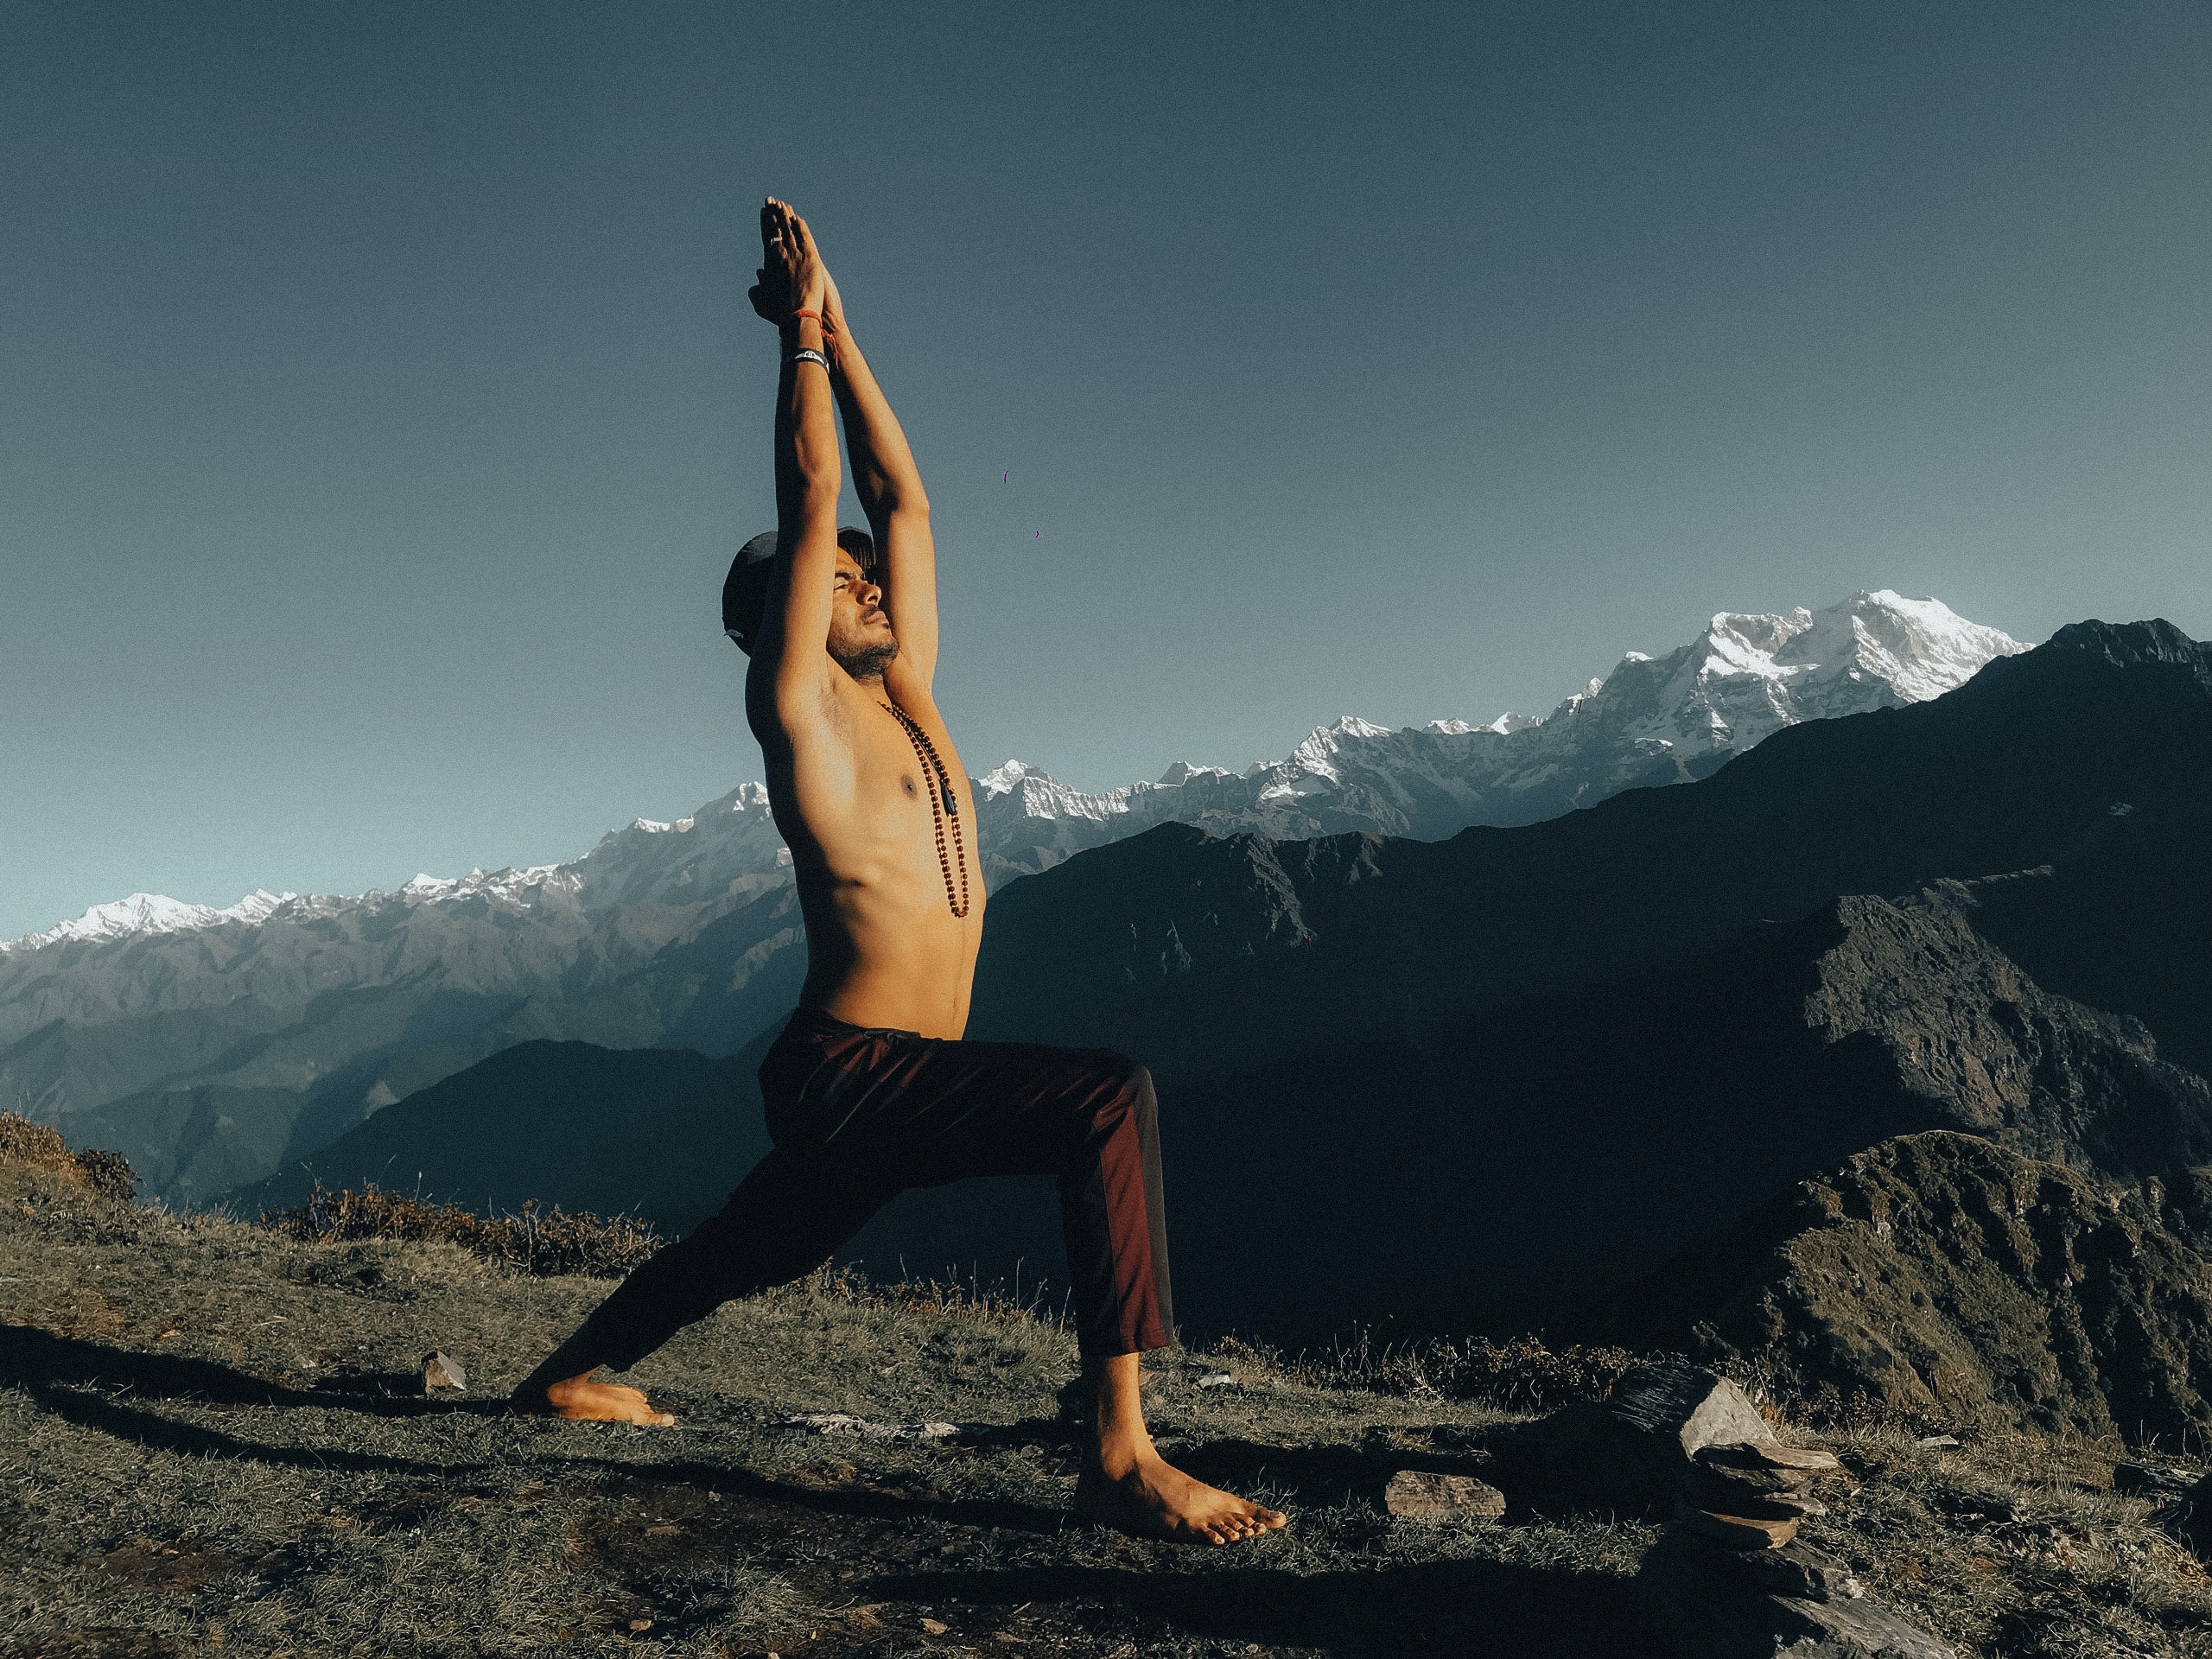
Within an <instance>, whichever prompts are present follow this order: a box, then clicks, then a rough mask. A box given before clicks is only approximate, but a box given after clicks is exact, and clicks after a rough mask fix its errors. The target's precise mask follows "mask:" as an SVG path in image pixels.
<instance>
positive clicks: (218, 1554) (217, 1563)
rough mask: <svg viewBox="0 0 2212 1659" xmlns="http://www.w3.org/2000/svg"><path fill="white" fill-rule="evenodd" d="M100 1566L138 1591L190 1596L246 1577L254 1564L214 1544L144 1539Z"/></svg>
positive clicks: (113, 1553)
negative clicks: (221, 1582) (218, 1583)
mask: <svg viewBox="0 0 2212 1659" xmlns="http://www.w3.org/2000/svg"><path fill="white" fill-rule="evenodd" d="M98 1565H99V1569H100V1571H101V1572H103V1573H108V1574H110V1575H111V1576H112V1577H115V1578H118V1579H120V1580H123V1581H124V1583H125V1584H128V1585H130V1586H133V1587H134V1588H136V1589H140V1590H175V1591H178V1592H188V1591H193V1590H197V1589H199V1588H200V1586H201V1585H203V1584H213V1582H214V1581H215V1580H217V1579H227V1578H229V1577H230V1576H231V1575H232V1573H243V1572H244V1571H245V1569H246V1568H247V1567H251V1566H252V1565H253V1560H252V1559H251V1558H247V1557H241V1556H238V1555H234V1554H232V1553H231V1552H230V1551H228V1550H226V1549H221V1548H217V1547H216V1546H214V1545H213V1544H200V1543H194V1542H192V1541H189V1540H187V1539H179V1540H178V1541H175V1543H168V1544H165V1543H162V1542H161V1541H159V1540H158V1539H154V1538H141V1539H139V1540H138V1541H136V1542H135V1543H129V1544H125V1545H124V1547H123V1548H121V1549H111V1550H110V1551H109V1552H108V1553H107V1554H105V1555H103V1556H101V1557H100V1558H99V1563H98Z"/></svg>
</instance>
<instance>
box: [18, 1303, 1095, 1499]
mask: <svg viewBox="0 0 2212 1659" xmlns="http://www.w3.org/2000/svg"><path fill="white" fill-rule="evenodd" d="M408 1380H409V1379H406V1378H401V1377H397V1376H381V1375H372V1374H366V1373H365V1374H361V1375H360V1376H355V1377H351V1378H335V1379H332V1380H331V1381H332V1383H333V1386H328V1387H318V1388H315V1389H296V1388H292V1387H289V1386H288V1385H287V1384H284V1383H276V1382H272V1381H270V1379H269V1378H266V1377H259V1376H251V1375H249V1374H248V1373H246V1372H244V1371H239V1370H232V1368H231V1367H229V1366H227V1365H223V1364H219V1363H216V1362H215V1361H213V1360H207V1359H194V1358H192V1357H188V1356H185V1355H181V1354H162V1353H146V1352H141V1351H134V1350H131V1349H127V1348H111V1347H109V1346H107V1345H106V1344H102V1343H97V1342H88V1341H86V1340H83V1339H81V1338H73V1337H57V1336H54V1334H52V1333H51V1332H46V1331H41V1330H38V1329H36V1328H35V1327H34V1326H30V1325H0V1383H4V1384H13V1385H15V1386H16V1387H20V1388H22V1389H24V1390H25V1391H26V1392H27V1393H29V1395H31V1397H32V1398H33V1399H35V1400H36V1401H37V1402H38V1403H39V1404H40V1406H41V1407H42V1408H45V1409H46V1410H48V1411H49V1412H51V1413H53V1414H54V1415H55V1416H56V1417H59V1418H60V1419H62V1420H63V1421H66V1422H70V1423H73V1424H75V1425H77V1426H78V1427H80V1428H88V1429H92V1430H94V1431H96V1432H98V1433H103V1434H109V1435H112V1436H113V1437H114V1438H116V1439H117V1440H128V1441H130V1442H132V1443H133V1444H135V1445H139V1446H149V1447H151V1448H154V1449H156V1450H158V1451H166V1452H176V1453H178V1454H179V1455H181V1456H186V1457H216V1458H226V1459H240V1458H243V1459H250V1460H251V1461H254V1462H257V1463H268V1464H278V1465H285V1466H289V1467H292V1468H302V1469H315V1470H333V1469H335V1470H342V1471H347V1472H351V1473H356V1474H400V1475H409V1476H413V1477H416V1478H421V1479H424V1480H451V1479H454V1478H460V1477H463V1476H467V1475H470V1474H474V1473H480V1472H481V1471H484V1470H485V1469H486V1468H488V1467H490V1466H491V1465H486V1464H480V1463H473V1462H472V1463H429V1462H424V1461H422V1460H420V1459H413V1458H403V1457H393V1456H390V1455H386V1454H385V1453H381V1452H360V1451H353V1450H348V1449H346V1448H343V1447H333V1446H270V1445H268V1444H265V1443H264V1442H262V1441H258V1440H251V1439H248V1438H246V1437H245V1436H243V1435H239V1434H235V1433H226V1432H225V1431H223V1430H220V1429H215V1428H208V1427H202V1426H200V1425H199V1424H194V1423H185V1422H180V1421H177V1420H176V1419H175V1418H173V1417H169V1416H167V1415H164V1414H162V1413H161V1412H159V1411H156V1410H151V1409H148V1408H144V1407H141V1406H137V1405H135V1404H133V1403H131V1402H133V1401H149V1402H150V1401H162V1400H168V1401H176V1402H181V1403H188V1404H196V1405H218V1406H244V1407H255V1408H267V1409H284V1408H309V1409H314V1410H320V1411H329V1410H343V1411H358V1412H362V1413H365V1414H368V1415H371V1416H376V1417H391V1418H403V1417H437V1416H450V1415H457V1414H467V1415H472V1416H478V1417H505V1416H509V1415H511V1414H512V1408H510V1407H509V1406H508V1405H507V1403H506V1402H505V1401H504V1400H454V1401H448V1400H435V1399H425V1398H423V1397H422V1396H420V1395H416V1396H414V1397H412V1398H410V1397H407V1396H405V1395H399V1394H397V1393H395V1392H393V1391H392V1390H394V1389H397V1388H398V1387H401V1386H404V1384H405V1383H406V1382H407V1381H408ZM118 1396H121V1397H118ZM558 1461H559V1463H560V1464H561V1465H562V1466H563V1467H569V1468H575V1469H578V1470H582V1471H593V1472H595V1473H602V1474H619V1475H626V1476H630V1477H632V1478H636V1479H639V1480H645V1481H656V1482H661V1483H664V1484H669V1485H678V1486H690V1487H694V1488H696V1489H698V1490H700V1491H714V1492H721V1493H727V1494H736V1495H741V1496H743V1497H748V1498H751V1499H753V1500H756V1501H758V1502H760V1503H776V1504H785V1505H790V1506H792V1507H795V1508H798V1509H804V1510H819V1511H825V1512H828V1513H831V1514H836V1515H840V1516H849V1517H852V1518H855V1519H868V1520H874V1521H884V1522H899V1521H906V1520H909V1519H914V1518H929V1519H933V1520H936V1521H939V1522H950V1523H951V1524H955V1525H963V1526H976V1527H984V1528H988V1527H1013V1528H1016V1529H1020V1530H1022V1531H1026V1532H1034V1533H1052V1532H1057V1531H1058V1530H1059V1529H1061V1527H1062V1526H1063V1525H1065V1520H1066V1517H1065V1516H1063V1515H1061V1514H1060V1513H1059V1512H1058V1511H1056V1510H1045V1509H1040V1508H1038V1507H1036V1506H1034V1505H1032V1504H1024V1503H1008V1502H999V1501H988V1500H976V1499H964V1498H944V1499H927V1498H918V1497H904V1496H901V1495H899V1494H898V1493H895V1492H886V1491H880V1490H874V1489H868V1490H862V1489H857V1488H827V1489H825V1488H818V1487H810V1486H798V1485H794V1484H788V1483H786V1482H783V1481H778V1480H772V1479H769V1478H766V1476H763V1475H759V1474H756V1473H754V1472H753V1471H750V1470H747V1469H743V1468H740V1467H737V1466H735V1465H722V1464H712V1463H705V1462H701V1461H698V1460H696V1459H670V1460H665V1461H664V1460H657V1459H625V1458H619V1457H573V1456H571V1457H563V1458H560V1459H558Z"/></svg>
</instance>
